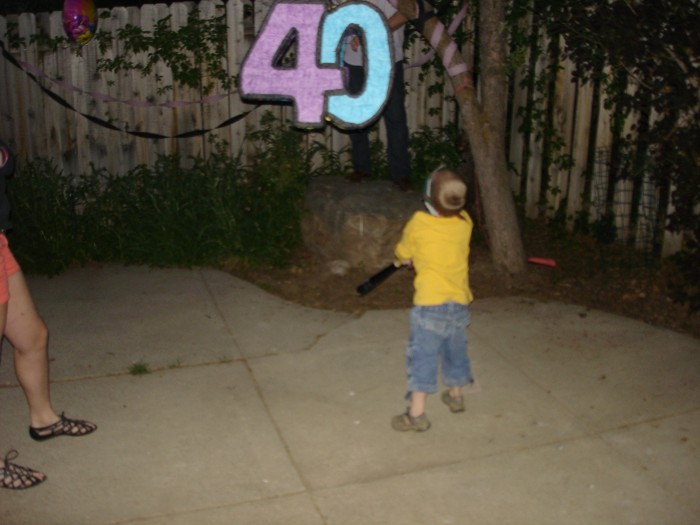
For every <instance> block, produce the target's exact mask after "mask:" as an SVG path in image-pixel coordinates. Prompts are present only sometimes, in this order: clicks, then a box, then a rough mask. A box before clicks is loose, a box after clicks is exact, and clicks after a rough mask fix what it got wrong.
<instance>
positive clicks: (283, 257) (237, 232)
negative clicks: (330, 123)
mask: <svg viewBox="0 0 700 525" xmlns="http://www.w3.org/2000/svg"><path fill="white" fill-rule="evenodd" d="M249 140H250V149H251V150H252V151H253V152H254V155H253V156H254V160H253V162H252V163H251V164H250V165H249V166H243V165H242V164H241V163H240V162H239V160H238V159H232V158H230V157H229V156H227V155H225V154H224V153H223V150H218V151H217V152H215V153H214V154H212V155H211V156H210V157H209V158H208V159H206V160H203V159H202V158H194V159H188V162H186V163H185V162H183V161H182V159H180V158H179V157H178V156H174V155H173V156H161V157H160V158H159V159H158V160H157V162H156V163H155V165H154V166H153V167H147V166H139V167H137V168H135V169H133V170H131V171H129V172H128V173H126V174H123V175H114V174H110V173H107V172H106V171H104V170H95V169H93V170H92V172H91V173H89V174H85V175H81V176H78V177H70V176H68V175H66V174H64V173H62V171H61V170H59V169H58V168H56V166H55V165H52V164H51V163H49V162H45V161H39V162H33V163H30V164H28V165H26V166H22V167H21V169H20V170H18V173H17V176H16V177H15V179H14V180H12V181H11V183H10V186H9V194H10V200H11V202H12V203H13V212H12V218H13V221H14V230H13V231H12V232H11V234H10V235H11V243H12V247H13V251H14V253H15V254H16V256H17V258H18V260H19V261H20V263H21V264H22V266H23V268H24V270H25V271H26V272H28V273H40V274H47V275H54V274H57V273H59V272H60V271H61V270H63V269H65V268H66V267H68V266H69V265H71V264H74V263H84V262H87V261H104V262H120V263H126V264H147V265H153V266H192V265H215V264H218V263H220V262H221V261H223V260H224V259H226V258H229V257H232V256H236V257H239V258H242V259H245V260H249V261H252V262H260V263H266V264H274V265H280V264H284V263H285V262H287V261H288V259H289V257H290V254H291V253H292V251H293V250H294V249H295V248H296V247H297V246H298V245H299V243H300V241H301V233H300V224H301V213H302V209H303V198H304V193H305V189H306V187H307V185H308V182H309V177H310V176H309V162H308V157H307V154H306V153H305V152H304V151H303V149H302V141H301V134H300V133H299V132H297V131H292V130H289V129H284V128H282V127H281V125H279V124H277V123H276V122H275V121H274V120H270V119H268V120H266V121H265V124H264V126H263V128H262V129H261V130H260V131H258V132H255V133H251V134H250V136H249ZM185 164H187V165H189V167H185Z"/></svg>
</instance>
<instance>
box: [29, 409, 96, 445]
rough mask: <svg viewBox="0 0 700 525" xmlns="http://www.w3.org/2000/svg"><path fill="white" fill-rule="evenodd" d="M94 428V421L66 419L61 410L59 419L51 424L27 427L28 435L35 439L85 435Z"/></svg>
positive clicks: (42, 439)
mask: <svg viewBox="0 0 700 525" xmlns="http://www.w3.org/2000/svg"><path fill="white" fill-rule="evenodd" d="M95 430H97V425H95V423H90V422H89V421H83V420H81V419H68V418H67V417H66V416H65V415H64V413H63V412H61V419H59V420H58V421H56V422H55V423H53V424H51V425H48V426H45V427H41V428H34V427H29V437H31V438H32V439H33V440H35V441H45V440H47V439H51V438H55V437H58V436H72V437H79V436H85V435H87V434H90V433H92V432H94V431H95Z"/></svg>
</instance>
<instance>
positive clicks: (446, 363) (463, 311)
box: [442, 305, 474, 397]
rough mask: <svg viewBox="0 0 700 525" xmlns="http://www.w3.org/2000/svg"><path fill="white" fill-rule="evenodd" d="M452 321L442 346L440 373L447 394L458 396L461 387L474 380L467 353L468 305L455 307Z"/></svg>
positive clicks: (469, 319)
mask: <svg viewBox="0 0 700 525" xmlns="http://www.w3.org/2000/svg"><path fill="white" fill-rule="evenodd" d="M455 306H457V305H455ZM453 321H454V322H453V325H452V333H451V334H450V336H449V337H448V339H447V341H446V345H445V347H444V348H443V353H442V375H443V381H444V383H445V385H446V386H447V387H448V389H449V395H450V396H452V397H460V396H462V389H463V387H464V386H465V385H468V384H469V383H471V382H472V381H474V377H473V376H472V371H471V362H470V360H469V355H468V347H469V341H468V338H467V326H469V323H470V321H471V317H470V313H469V307H467V306H463V307H457V310H456V312H455V317H454V318H453Z"/></svg>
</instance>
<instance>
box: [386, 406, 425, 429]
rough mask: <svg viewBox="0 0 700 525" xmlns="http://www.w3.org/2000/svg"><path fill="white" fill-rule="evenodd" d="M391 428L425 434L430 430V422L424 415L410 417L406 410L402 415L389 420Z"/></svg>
mask: <svg viewBox="0 0 700 525" xmlns="http://www.w3.org/2000/svg"><path fill="white" fill-rule="evenodd" d="M391 428H393V429H394V430H399V431H401V432H405V431H407V430H415V431H416V432H425V431H426V430H428V429H429V428H430V421H429V420H428V416H426V415H425V413H423V414H421V415H420V416H417V417H411V415H410V414H409V413H408V410H406V412H404V413H403V414H399V415H398V416H394V417H392V418H391Z"/></svg>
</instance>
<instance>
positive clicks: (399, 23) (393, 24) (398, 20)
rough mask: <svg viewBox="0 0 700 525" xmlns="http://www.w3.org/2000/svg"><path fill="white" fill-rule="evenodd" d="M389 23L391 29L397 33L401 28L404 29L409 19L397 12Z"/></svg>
mask: <svg viewBox="0 0 700 525" xmlns="http://www.w3.org/2000/svg"><path fill="white" fill-rule="evenodd" d="M388 22H389V29H391V30H392V31H396V30H397V29H399V28H400V27H403V26H404V24H406V22H408V18H406V17H405V16H403V15H402V14H401V13H399V12H398V11H396V13H394V14H393V15H391V18H389V20H388Z"/></svg>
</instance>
